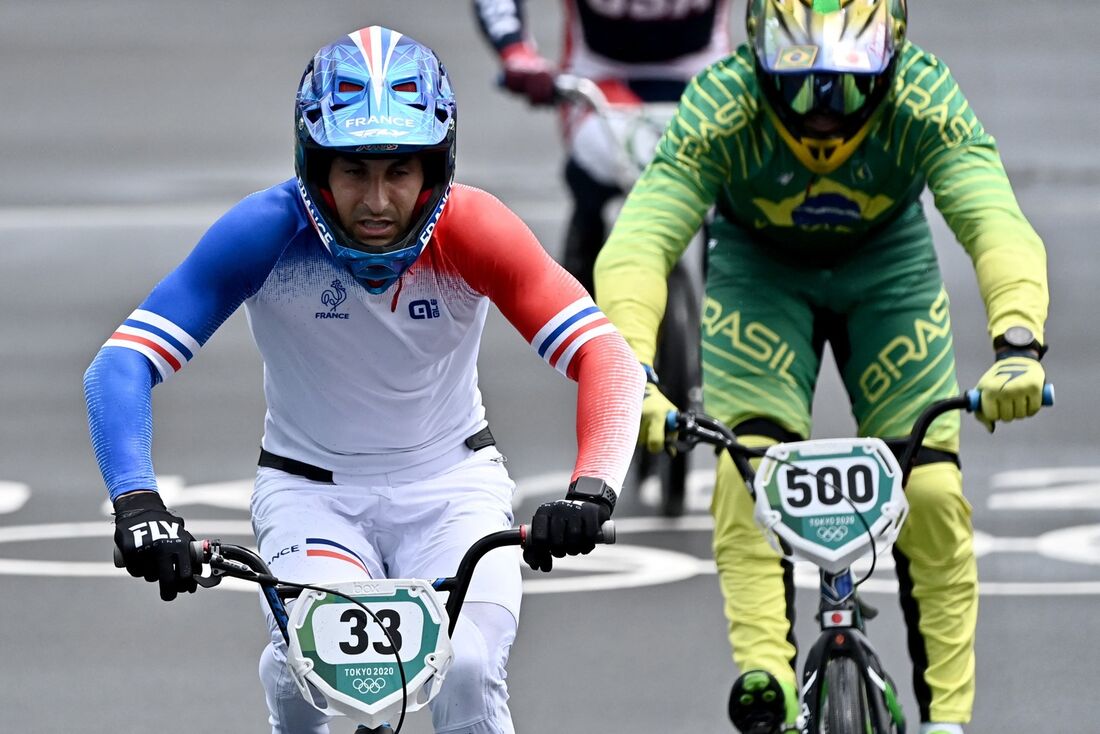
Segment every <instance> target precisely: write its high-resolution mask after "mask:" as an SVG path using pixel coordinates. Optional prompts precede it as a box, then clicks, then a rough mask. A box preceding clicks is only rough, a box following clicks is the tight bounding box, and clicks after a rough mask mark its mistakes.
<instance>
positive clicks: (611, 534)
mask: <svg viewBox="0 0 1100 734" xmlns="http://www.w3.org/2000/svg"><path fill="white" fill-rule="evenodd" d="M599 542H601V543H603V544H605V545H612V544H613V543H614V542H615V521H614V520H608V521H607V522H605V523H604V524H603V525H601V526H600V540H599Z"/></svg>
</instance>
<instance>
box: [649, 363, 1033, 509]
mask: <svg viewBox="0 0 1100 734" xmlns="http://www.w3.org/2000/svg"><path fill="white" fill-rule="evenodd" d="M981 397H982V396H981V391H979V390H978V389H977V388H975V389H973V390H969V391H967V392H966V393H965V394H963V395H959V396H957V397H953V398H947V399H945V400H939V401H937V402H934V403H932V404H931V405H929V406H928V407H927V408H925V409H924V411H923V412H922V413H921V414H920V416H918V418H917V420H916V421H915V422H914V423H913V428H912V430H911V431H910V433H909V437H908V439H907V440H906V441H905V443H904V445H903V446H902V449H901V452H900V456H899V458H898V463H899V464H900V465H901V470H902V486H905V483H906V482H907V481H908V479H909V473H910V471H912V469H913V461H914V459H915V458H916V454H917V450H918V449H919V448H920V446H921V444H922V443H923V442H924V436H925V434H926V433H927V432H928V428H929V426H931V425H932V421H934V420H935V419H936V418H938V417H939V416H941V415H943V414H944V413H947V412H949V411H952V410H965V411H967V412H968V413H973V412H974V411H976V410H978V409H979V408H980V407H981V404H982V401H981ZM1042 404H1043V405H1044V406H1051V405H1054V385H1052V384H1050V383H1047V384H1045V385H1043V397H1042ZM666 428H667V430H668V431H671V432H675V433H676V434H677V441H676V445H677V447H678V448H681V449H685V450H690V449H692V448H694V446H695V445H696V444H698V443H700V442H701V443H706V444H710V445H712V446H717V447H719V448H724V449H726V451H727V452H729V455H730V458H731V459H733V463H734V465H735V466H736V467H737V469H738V471H739V472H740V473H741V476H742V477H743V478H744V479H745V484H746V485H747V486H748V489H749V493H750V494H751V495H753V498H754V499H755V496H756V491H755V489H754V488H753V486H752V485H753V482H752V479H753V476H754V475H755V472H754V471H753V468H752V465H751V464H749V459H750V458H755V457H758V456H763V452H762V451H759V450H757V449H751V448H749V447H747V446H745V445H743V444H741V443H740V442H738V440H737V437H736V436H735V435H734V433H733V431H732V430H731V429H730V428H729V427H728V426H726V425H725V424H724V423H722V422H721V421H719V420H717V419H715V418H711V417H710V416H708V415H704V414H701V413H692V412H686V413H676V412H670V413H669V414H668V417H667V419H666Z"/></svg>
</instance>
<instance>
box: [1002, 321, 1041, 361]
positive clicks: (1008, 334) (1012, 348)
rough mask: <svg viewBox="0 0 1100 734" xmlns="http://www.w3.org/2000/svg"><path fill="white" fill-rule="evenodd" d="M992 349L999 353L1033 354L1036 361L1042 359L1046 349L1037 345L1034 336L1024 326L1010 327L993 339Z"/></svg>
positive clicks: (1037, 342)
mask: <svg viewBox="0 0 1100 734" xmlns="http://www.w3.org/2000/svg"><path fill="white" fill-rule="evenodd" d="M993 349H994V350H995V351H996V352H998V353H1000V352H1005V351H1007V352H1028V351H1031V352H1034V353H1035V358H1036V359H1042V357H1043V355H1044V354H1046V351H1047V348H1046V347H1045V346H1043V345H1042V344H1040V343H1039V340H1038V339H1036V338H1035V334H1033V333H1032V332H1031V329H1029V328H1027V327H1026V326H1010V327H1008V328H1007V329H1005V331H1004V333H1003V334H1001V335H1000V336H997V337H995V338H994V339H993Z"/></svg>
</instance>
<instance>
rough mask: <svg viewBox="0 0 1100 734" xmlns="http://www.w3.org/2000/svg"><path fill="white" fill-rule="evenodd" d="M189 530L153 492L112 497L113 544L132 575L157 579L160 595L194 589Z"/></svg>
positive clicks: (172, 595)
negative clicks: (113, 507)
mask: <svg viewBox="0 0 1100 734" xmlns="http://www.w3.org/2000/svg"><path fill="white" fill-rule="evenodd" d="M194 539H195V538H194V536H192V535H191V533H189V532H187V531H186V530H184V529H183V518H182V517H180V516H179V515H174V514H172V513H171V512H169V511H168V510H167V508H165V506H164V502H163V501H162V500H161V498H160V495H159V494H157V493H156V492H132V493H130V494H124V495H122V496H121V497H119V498H118V499H117V500H115V545H116V546H118V549H119V551H121V552H122V560H123V563H124V564H125V566H126V570H127V571H129V572H130V575H131V576H134V577H144V578H145V580H146V581H159V582H160V598H161V599H163V600H164V601H172V600H173V599H175V598H176V594H177V593H178V592H180V591H187V592H193V591H194V590H195V577H194V575H193V572H192V565H191V542H192V541H193V540H194Z"/></svg>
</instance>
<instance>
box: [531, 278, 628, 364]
mask: <svg viewBox="0 0 1100 734" xmlns="http://www.w3.org/2000/svg"><path fill="white" fill-rule="evenodd" d="M614 332H615V327H614V326H612V325H611V322H610V321H608V320H607V317H606V316H604V315H603V311H601V310H600V309H599V307H598V306H596V304H595V303H594V302H593V301H592V299H591V298H588V297H585V298H580V299H578V300H576V301H574V302H573V303H571V304H569V305H568V306H566V307H565V308H563V309H562V310H561V311H558V313H557V314H555V315H554V316H553V318H551V319H550V320H549V321H547V322H546V325H545V326H543V327H542V328H541V329H539V332H538V333H537V334H535V337H534V338H533V339H532V340H531V346H533V347H534V348H535V350H536V351H537V352H538V353H539V356H540V357H542V358H543V359H544V360H546V362H547V363H548V364H549V365H550V366H551V367H553V368H554V369H556V370H557V371H558V372H560V373H562V374H563V375H566V376H567V377H568V375H569V365H570V364H571V363H572V361H573V356H574V355H575V354H576V353H577V350H579V349H580V348H581V347H582V346H583V345H584V344H586V343H587V342H589V341H590V340H592V339H595V338H596V337H597V336H601V335H603V334H612V333H614Z"/></svg>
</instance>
